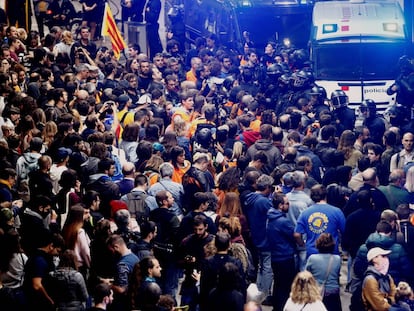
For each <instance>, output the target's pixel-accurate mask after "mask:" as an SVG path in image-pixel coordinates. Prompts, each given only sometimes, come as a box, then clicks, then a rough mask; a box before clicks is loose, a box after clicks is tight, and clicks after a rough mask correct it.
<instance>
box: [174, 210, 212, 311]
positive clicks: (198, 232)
mask: <svg viewBox="0 0 414 311" xmlns="http://www.w3.org/2000/svg"><path fill="white" fill-rule="evenodd" d="M193 230H194V231H193V232H194V233H192V234H190V235H188V236H187V237H185V238H184V239H183V240H182V242H181V245H180V247H179V264H181V266H182V267H183V268H184V275H185V276H184V281H183V283H182V284H181V292H180V294H181V305H183V306H184V305H189V311H195V310H196V309H197V305H198V304H199V290H198V286H199V281H200V270H201V267H202V262H203V260H204V259H205V258H206V255H205V252H204V248H205V246H206V245H207V244H209V243H210V242H211V241H212V240H213V239H214V235H212V234H210V233H208V220H207V217H206V216H204V215H197V216H195V217H194V222H193Z"/></svg>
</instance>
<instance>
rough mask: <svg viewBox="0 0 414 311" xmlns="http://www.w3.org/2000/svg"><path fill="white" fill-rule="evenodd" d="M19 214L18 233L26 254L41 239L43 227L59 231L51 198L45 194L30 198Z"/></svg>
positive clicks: (32, 250) (32, 249)
mask: <svg viewBox="0 0 414 311" xmlns="http://www.w3.org/2000/svg"><path fill="white" fill-rule="evenodd" d="M28 206H29V207H27V208H26V209H25V210H24V212H23V213H22V214H21V227H20V234H21V237H22V247H23V249H24V251H25V252H26V254H28V255H30V254H32V253H33V252H34V251H35V250H36V248H37V247H39V245H38V243H39V242H40V241H42V240H41V236H42V234H43V233H44V230H45V229H50V230H51V231H52V232H59V226H58V224H57V223H56V219H57V214H56V212H55V211H53V210H52V200H51V199H50V198H48V197H46V196H43V195H38V196H35V197H34V198H32V199H31V200H30V202H29V205H28Z"/></svg>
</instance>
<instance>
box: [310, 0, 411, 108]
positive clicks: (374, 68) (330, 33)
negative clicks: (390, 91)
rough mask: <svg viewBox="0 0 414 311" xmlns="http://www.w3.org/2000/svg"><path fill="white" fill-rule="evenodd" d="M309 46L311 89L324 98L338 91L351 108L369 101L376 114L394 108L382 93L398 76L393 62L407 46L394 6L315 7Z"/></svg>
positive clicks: (383, 2) (379, 2) (377, 0)
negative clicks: (315, 87) (321, 92)
mask: <svg viewBox="0 0 414 311" xmlns="http://www.w3.org/2000/svg"><path fill="white" fill-rule="evenodd" d="M310 43H311V61H312V64H313V70H314V74H315V79H316V84H318V85H320V86H323V87H324V88H325V89H326V91H327V94H328V96H329V95H330V94H331V92H332V91H334V90H343V91H344V92H345V93H346V94H347V95H348V97H349V103H350V104H349V105H350V106H351V107H353V108H355V107H357V106H359V104H360V103H361V102H362V101H363V100H364V99H372V100H374V101H375V102H376V103H377V109H378V111H379V112H381V111H384V110H385V109H386V107H387V106H388V105H389V104H393V103H394V102H395V95H393V96H388V95H387V93H386V91H387V88H388V87H389V86H390V85H392V84H393V83H394V80H395V78H396V77H397V76H398V74H399V68H398V59H399V58H400V57H401V56H402V55H404V54H405V53H406V50H407V46H408V38H407V31H406V24H405V20H404V15H403V11H402V9H401V6H400V5H399V3H398V1H387V0H365V1H363V0H359V1H355V0H351V1H327V2H317V3H315V5H314V8H313V15H312V30H311V42H310Z"/></svg>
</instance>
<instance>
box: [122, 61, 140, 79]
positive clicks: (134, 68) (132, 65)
mask: <svg viewBox="0 0 414 311" xmlns="http://www.w3.org/2000/svg"><path fill="white" fill-rule="evenodd" d="M125 71H126V72H127V73H134V74H136V75H138V74H139V61H138V59H135V58H130V59H128V60H127V62H126V64H125Z"/></svg>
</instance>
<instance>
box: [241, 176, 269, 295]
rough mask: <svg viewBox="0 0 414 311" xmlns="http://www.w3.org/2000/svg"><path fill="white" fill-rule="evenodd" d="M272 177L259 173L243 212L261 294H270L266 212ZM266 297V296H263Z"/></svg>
mask: <svg viewBox="0 0 414 311" xmlns="http://www.w3.org/2000/svg"><path fill="white" fill-rule="evenodd" d="M272 185H273V178H272V177H270V176H269V175H261V176H260V177H259V178H258V179H257V182H256V189H257V191H255V192H251V193H249V194H248V195H247V196H246V201H245V208H244V213H245V216H246V218H247V222H248V224H249V228H250V233H251V238H252V243H253V246H254V248H255V249H254V251H255V253H256V254H257V256H258V261H259V267H258V273H257V287H258V289H259V290H260V291H261V292H262V294H263V295H268V294H270V287H271V285H272V274H273V273H272V266H271V260H270V252H269V248H268V244H267V239H266V222H267V212H268V210H269V209H270V208H271V207H272V202H271V201H270V199H269V195H270V194H271V193H272ZM264 297H266V296H264Z"/></svg>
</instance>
